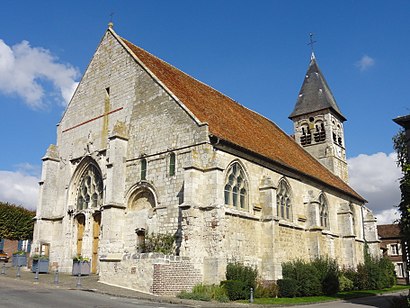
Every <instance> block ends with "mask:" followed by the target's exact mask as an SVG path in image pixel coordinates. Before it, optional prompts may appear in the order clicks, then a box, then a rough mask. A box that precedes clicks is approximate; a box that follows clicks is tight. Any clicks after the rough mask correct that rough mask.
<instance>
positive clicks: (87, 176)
mask: <svg viewBox="0 0 410 308" xmlns="http://www.w3.org/2000/svg"><path fill="white" fill-rule="evenodd" d="M102 202H103V181H102V177H101V174H100V172H99V170H98V169H97V168H96V167H95V166H94V165H90V166H89V167H88V168H87V170H86V171H85V172H84V174H83V176H82V178H81V183H80V186H79V188H78V194H77V209H78V210H83V209H87V208H95V207H99V206H101V205H102Z"/></svg>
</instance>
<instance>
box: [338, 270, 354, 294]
mask: <svg viewBox="0 0 410 308" xmlns="http://www.w3.org/2000/svg"><path fill="white" fill-rule="evenodd" d="M341 276H342V277H345V278H346V279H349V280H350V281H351V282H352V283H353V286H352V289H351V290H358V289H359V288H358V285H359V274H358V272H357V271H355V270H354V269H353V268H343V270H342V271H341ZM339 279H340V278H339ZM340 290H342V288H340Z"/></svg>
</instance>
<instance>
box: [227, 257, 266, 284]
mask: <svg viewBox="0 0 410 308" xmlns="http://www.w3.org/2000/svg"><path fill="white" fill-rule="evenodd" d="M257 276H258V270H257V269H254V268H252V267H250V266H246V265H243V264H241V263H237V262H236V263H228V265H227V266H226V280H239V281H242V282H244V283H245V284H246V286H247V287H248V288H249V289H250V288H253V289H254V290H255V288H256V278H257Z"/></svg>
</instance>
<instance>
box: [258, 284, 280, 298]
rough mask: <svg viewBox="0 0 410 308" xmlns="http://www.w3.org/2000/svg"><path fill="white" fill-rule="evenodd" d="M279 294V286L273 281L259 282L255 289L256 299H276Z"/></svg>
mask: <svg viewBox="0 0 410 308" xmlns="http://www.w3.org/2000/svg"><path fill="white" fill-rule="evenodd" d="M278 294H279V288H278V285H277V284H276V283H275V282H274V281H271V280H263V281H259V282H258V283H257V285H256V289H255V298H262V297H271V298H275V297H277V296H278Z"/></svg>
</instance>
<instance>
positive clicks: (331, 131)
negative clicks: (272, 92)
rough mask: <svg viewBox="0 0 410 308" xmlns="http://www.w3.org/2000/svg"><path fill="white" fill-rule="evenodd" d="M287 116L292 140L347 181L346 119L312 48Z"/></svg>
mask: <svg viewBox="0 0 410 308" xmlns="http://www.w3.org/2000/svg"><path fill="white" fill-rule="evenodd" d="M289 119H291V120H292V121H293V124H294V134H295V140H296V142H297V143H299V144H300V145H301V146H302V147H303V148H304V149H305V150H306V151H307V152H309V153H310V154H311V155H312V156H313V157H315V158H316V159H317V160H318V161H319V162H320V163H322V165H324V166H325V167H326V168H328V169H329V170H330V171H332V172H333V173H334V174H335V175H337V176H339V177H340V178H341V179H342V180H343V181H345V182H346V183H347V182H348V181H349V177H348V171H347V161H346V148H345V140H344V130H343V122H345V121H346V118H345V117H344V116H343V114H342V113H341V111H340V109H339V106H338V105H337V104H336V100H335V98H334V97H333V94H332V92H331V91H330V88H329V86H328V85H327V82H326V80H325V78H324V77H323V74H322V72H321V71H320V69H319V66H318V64H317V61H316V58H315V55H314V53H313V51H312V56H311V58H310V63H309V68H308V70H307V73H306V75H305V79H304V81H303V84H302V88H301V89H300V92H299V96H298V99H297V101H296V105H295V108H294V110H293V112H292V113H291V114H290V115H289Z"/></svg>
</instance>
